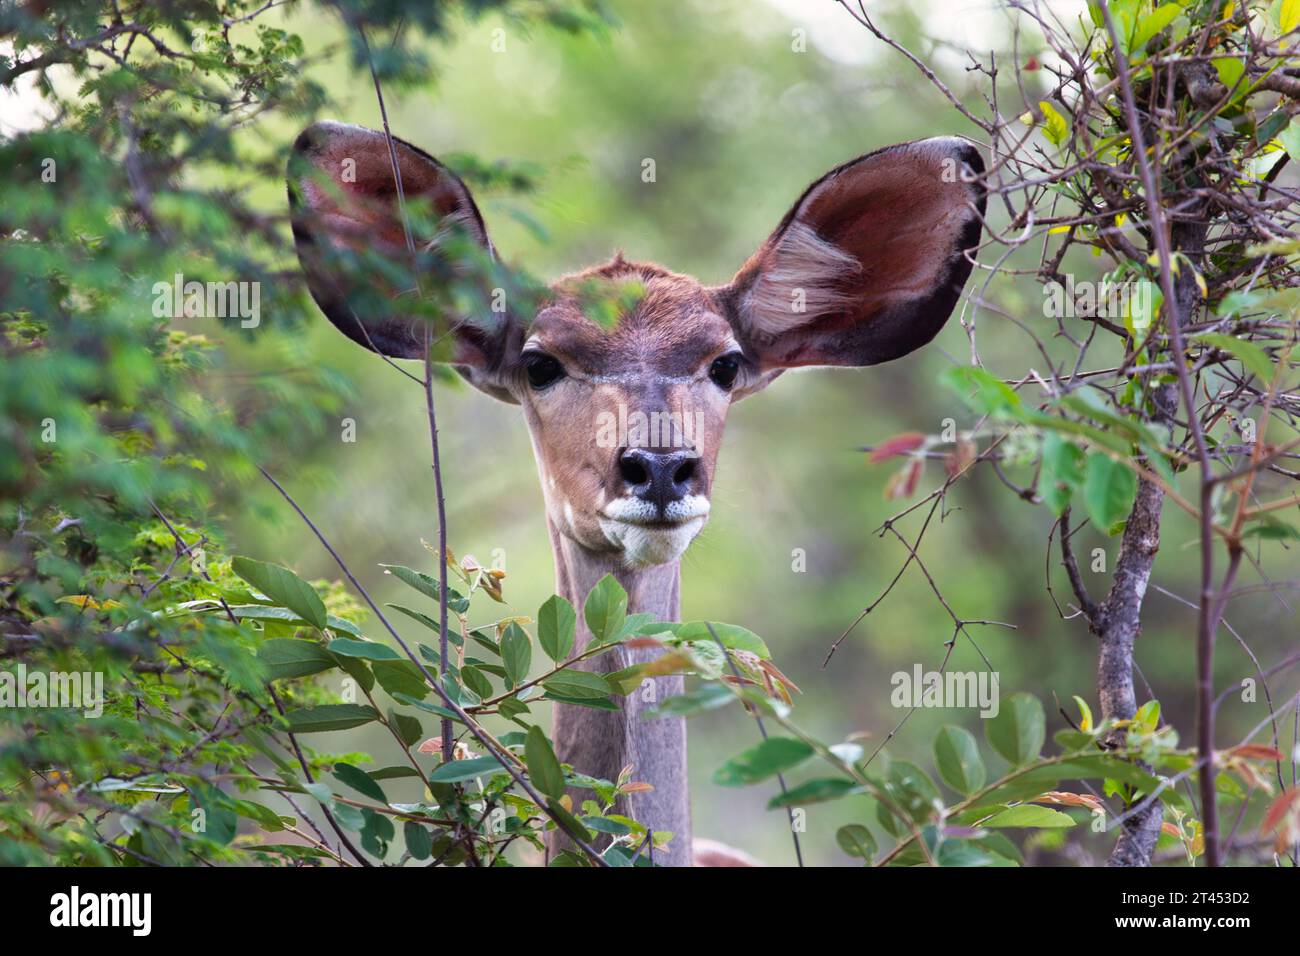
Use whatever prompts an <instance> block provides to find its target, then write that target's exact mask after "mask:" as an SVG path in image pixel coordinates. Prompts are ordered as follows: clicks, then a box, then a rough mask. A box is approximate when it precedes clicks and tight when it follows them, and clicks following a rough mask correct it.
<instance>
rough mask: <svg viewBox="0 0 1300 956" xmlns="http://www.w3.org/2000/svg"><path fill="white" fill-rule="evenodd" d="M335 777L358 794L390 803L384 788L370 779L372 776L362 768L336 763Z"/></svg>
mask: <svg viewBox="0 0 1300 956" xmlns="http://www.w3.org/2000/svg"><path fill="white" fill-rule="evenodd" d="M334 776H335V777H336V778H337V779H338V780H339V782H340V783H345V784H347V785H348V786H349V787H351V788H352V789H353V790H355V791H356V792H357V793H360V794H364V795H365V796H367V797H370V798H371V799H372V800H378V801H379V802H380V803H383V804H387V803H388V797H386V796H384V788H383V787H381V786H380V785H379V784H377V783H375V781H373V780H372V779H370V775H369V774H367V773H366V772H365V771H364V770H362V769H361V768H359V767H354V766H352V764H350V763H336V764H335V765H334Z"/></svg>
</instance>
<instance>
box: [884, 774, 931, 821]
mask: <svg viewBox="0 0 1300 956" xmlns="http://www.w3.org/2000/svg"><path fill="white" fill-rule="evenodd" d="M888 789H889V791H890V793H891V794H892V796H893V797H894V800H895V802H896V803H897V804H899V805H900V807H901V808H902V809H903V810H904V811H906V813H907V815H908V816H910V817H911V818H912V819H913V820H915V821H916V822H917V823H925V822H926V821H928V820H930V819H931V818H932V817H933V816H934V814H935V809H936V807H937V806H939V805H941V804H942V803H943V799H942V797H941V795H940V793H939V788H938V787H936V786H935V785H934V781H933V780H931V779H930V776H929V774H927V773H926V772H925V771H924V770H922V769H921V768H920V767H918V766H917V765H916V764H914V763H912V762H911V761H909V760H895V761H894V762H893V763H891V764H890V765H889V786H888ZM891 816H892V814H891Z"/></svg>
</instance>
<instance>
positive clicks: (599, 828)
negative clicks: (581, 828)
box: [582, 816, 632, 836]
mask: <svg viewBox="0 0 1300 956" xmlns="http://www.w3.org/2000/svg"><path fill="white" fill-rule="evenodd" d="M582 822H583V824H584V825H585V826H586V827H587V829H588V830H595V831H596V832H597V833H608V834H610V835H611V836H626V835H627V834H629V833H631V832H632V828H631V827H630V826H628V825H627V824H626V823H620V822H619V821H618V820H611V819H609V818H608V817H593V816H588V817H583V818H582Z"/></svg>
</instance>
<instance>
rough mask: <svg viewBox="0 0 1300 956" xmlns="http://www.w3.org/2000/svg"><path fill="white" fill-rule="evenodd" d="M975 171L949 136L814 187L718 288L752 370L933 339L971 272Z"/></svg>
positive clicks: (872, 354)
mask: <svg viewBox="0 0 1300 956" xmlns="http://www.w3.org/2000/svg"><path fill="white" fill-rule="evenodd" d="M983 171H984V163H983V160H981V159H980V155H979V153H978V152H977V151H976V150H975V148H974V147H972V146H971V145H970V144H968V143H966V142H965V141H963V140H960V139H956V138H954V137H943V138H937V139H927V140H921V141H919V142H915V143H904V144H902V145H900V146H890V147H887V148H885V149H881V150H878V151H876V152H874V153H868V154H867V155H866V156H862V157H860V158H858V159H855V160H853V161H852V162H850V163H846V164H845V165H843V166H840V167H839V168H837V169H833V170H831V171H830V172H829V173H827V174H826V175H825V176H823V177H822V178H821V179H819V180H817V181H816V182H815V183H813V184H812V185H811V186H809V187H808V189H807V191H806V192H805V193H804V194H803V196H802V197H800V199H799V201H798V202H797V203H795V204H794V207H793V208H792V209H791V210H790V211H789V212H788V213H787V214H786V216H785V219H783V220H782V221H781V224H780V225H779V226H778V227H777V229H776V231H775V232H773V233H772V235H771V236H770V237H769V238H768V240H767V241H766V242H765V243H764V244H763V245H762V247H761V248H759V250H758V252H756V253H755V254H754V255H753V256H752V257H751V258H750V260H749V261H748V262H747V263H745V265H744V266H743V267H742V268H741V270H740V272H738V273H737V274H736V277H735V279H734V280H732V283H731V285H730V286H727V287H726V288H725V289H723V290H720V298H721V301H722V302H723V303H724V307H725V309H726V311H727V317H728V320H729V321H730V322H731V324H732V326H733V327H734V329H735V332H736V335H737V337H738V338H739V339H740V342H741V344H742V347H743V348H744V350H745V352H746V353H747V354H748V355H749V356H750V358H751V359H752V360H753V361H755V362H756V363H757V365H758V366H759V369H760V371H761V372H763V373H769V372H774V371H779V370H780V369H784V368H793V367H795V366H801V365H875V364H876V363H878V362H887V361H889V360H890V359H895V358H899V357H900V356H903V355H906V354H908V353H909V352H912V351H914V350H915V349H918V348H920V347H921V346H922V345H925V344H926V343H927V342H929V341H930V340H931V339H933V338H934V337H935V335H937V334H938V332H939V329H940V328H942V327H943V324H944V322H945V321H947V319H948V316H949V314H950V313H951V312H952V309H953V306H954V305H956V303H957V299H958V297H959V296H960V295H961V289H962V286H963V285H964V284H965V282H966V278H967V277H968V276H969V275H970V272H971V265H972V263H971V259H970V258H968V252H969V253H972V254H973V249H974V247H975V246H976V245H977V244H978V242H979V237H980V224H981V222H982V220H983V215H984V194H983V190H982V189H981V188H980V187H979V186H978V185H977V184H976V183H975V182H974V181H973V180H974V179H975V177H977V176H978V175H979V174H980V173H982V172H983Z"/></svg>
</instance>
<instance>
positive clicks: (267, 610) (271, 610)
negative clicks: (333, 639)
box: [222, 604, 361, 637]
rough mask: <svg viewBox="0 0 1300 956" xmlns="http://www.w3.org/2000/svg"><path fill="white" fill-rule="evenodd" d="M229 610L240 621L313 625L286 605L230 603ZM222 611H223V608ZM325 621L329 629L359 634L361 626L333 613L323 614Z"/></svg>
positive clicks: (358, 635) (356, 635)
mask: <svg viewBox="0 0 1300 956" xmlns="http://www.w3.org/2000/svg"><path fill="white" fill-rule="evenodd" d="M230 611H231V613H232V614H234V615H235V617H237V618H239V620H241V621H272V622H275V623H277V624H296V625H297V626H299V627H312V626H313V625H312V624H311V623H310V622H308V621H304V620H303V619H302V618H301V617H300V616H299V615H298V614H296V613H294V612H293V611H291V610H289V609H288V608H287V607H275V606H274V605H271V604H232V605H231V606H230ZM222 613H225V612H224V610H223V611H222ZM325 623H326V625H327V626H328V627H329V629H330V630H331V631H342V632H343V633H344V634H351V635H352V636H353V637H360V636H361V628H359V627H357V626H356V625H355V624H353V623H352V622H351V621H345V620H344V619H343V618H341V617H335V616H334V615H333V614H326V615H325Z"/></svg>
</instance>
